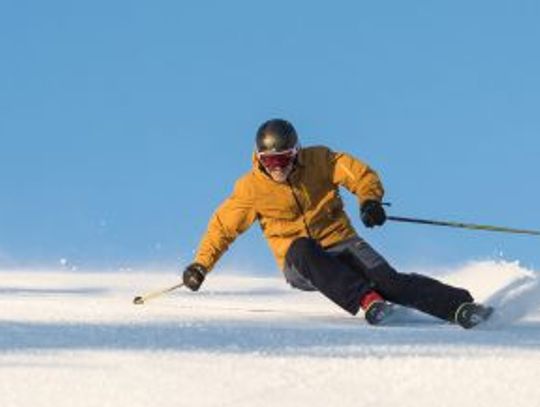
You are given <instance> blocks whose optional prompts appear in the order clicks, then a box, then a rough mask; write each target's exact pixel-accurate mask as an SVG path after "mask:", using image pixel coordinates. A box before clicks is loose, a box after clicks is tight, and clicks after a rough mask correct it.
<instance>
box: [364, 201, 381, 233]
mask: <svg viewBox="0 0 540 407" xmlns="http://www.w3.org/2000/svg"><path fill="white" fill-rule="evenodd" d="M360 218H361V219H362V222H363V223H364V225H365V226H366V227H367V228H372V227H373V226H382V225H383V223H384V222H386V212H385V210H384V208H383V206H382V205H381V203H380V202H379V201H374V200H367V201H365V202H364V203H363V204H362V207H361V208H360Z"/></svg>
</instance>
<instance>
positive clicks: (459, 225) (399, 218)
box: [387, 216, 540, 236]
mask: <svg viewBox="0 0 540 407" xmlns="http://www.w3.org/2000/svg"><path fill="white" fill-rule="evenodd" d="M387 219H388V220H392V221H394V222H408V223H420V224H423V225H433V226H449V227H452V228H462V229H473V230H486V231H489V232H505V233H518V234H524V235H536V236H540V231H538V230H526V229H514V228H507V227H501V226H490V225H477V224H474V223H462V222H448V221H440V220H428V219H416V218H405V217H402V216H388V217H387Z"/></svg>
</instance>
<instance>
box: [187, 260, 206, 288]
mask: <svg viewBox="0 0 540 407" xmlns="http://www.w3.org/2000/svg"><path fill="white" fill-rule="evenodd" d="M207 273H208V270H207V268H206V267H204V266H203V265H202V264H199V263H192V264H190V265H189V266H187V267H186V269H185V270H184V274H183V275H182V280H183V281H184V285H185V286H186V287H187V288H189V289H190V290H191V291H197V290H198V289H199V288H200V287H201V284H202V283H203V281H204V278H205V276H206V274H207Z"/></svg>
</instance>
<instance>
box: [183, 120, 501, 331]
mask: <svg viewBox="0 0 540 407" xmlns="http://www.w3.org/2000/svg"><path fill="white" fill-rule="evenodd" d="M340 186H342V187H345V188H346V189H348V190H349V191H350V192H352V193H353V194H355V195H356V196H357V197H358V200H359V203H360V217H361V219H362V222H363V223H364V225H365V226H366V227H368V228H372V227H374V226H381V225H383V224H384V222H385V220H386V214H385V210H384V208H383V206H382V205H381V200H382V197H383V193H384V191H383V187H382V185H381V181H380V179H379V177H378V176H377V174H376V173H375V172H374V171H373V170H372V169H371V168H370V167H369V166H367V165H366V164H364V163H362V162H361V161H359V160H357V159H355V158H353V157H352V156H350V155H348V154H345V153H336V152H333V151H331V150H330V149H328V148H326V147H309V148H300V145H299V142H298V136H297V134H296V131H295V129H294V127H293V126H292V124H291V123H289V122H288V121H286V120H282V119H273V120H269V121H267V122H265V123H263V124H262V125H261V127H260V128H259V130H258V131H257V135H256V151H255V154H254V156H253V168H252V170H251V171H250V172H249V173H247V174H246V175H244V176H243V177H242V178H240V179H239V180H238V181H237V183H236V185H235V188H234V191H233V193H232V195H231V196H230V197H229V198H228V199H226V200H225V201H224V202H223V203H222V205H221V206H220V207H219V208H218V209H217V210H216V212H215V213H214V215H213V217H212V219H211V220H210V223H209V225H208V230H207V232H206V234H205V236H204V237H203V238H202V241H201V243H200V246H199V249H198V251H197V253H196V256H195V260H194V262H193V263H192V264H190V265H189V266H188V267H187V268H186V269H185V271H184V273H183V281H184V284H185V285H186V286H187V287H188V288H190V289H191V290H193V291H196V290H198V289H199V287H200V286H201V284H202V283H203V281H204V279H205V276H206V274H207V273H208V272H209V271H210V270H211V269H212V268H213V267H214V265H215V264H216V262H217V261H218V259H219V258H220V256H221V255H222V254H223V253H224V252H225V251H226V250H227V249H228V247H229V245H230V244H231V243H232V242H233V241H234V240H235V238H236V237H237V236H238V235H239V234H241V233H242V232H244V231H245V230H247V229H248V228H249V227H250V226H251V225H252V224H253V223H254V222H255V221H256V220H257V221H258V222H259V224H260V226H261V229H262V231H263V233H264V235H265V237H266V239H267V240H268V242H269V244H270V247H271V249H272V251H273V253H274V255H275V257H276V260H277V262H278V265H279V266H280V268H281V269H282V270H283V273H284V275H285V279H286V280H287V282H288V283H289V284H290V285H291V286H292V287H294V288H298V289H300V290H309V291H314V290H317V291H319V292H321V293H322V294H323V295H325V296H326V297H328V298H329V299H330V300H332V301H333V302H334V303H336V304H337V305H339V306H340V307H341V308H343V309H344V310H346V311H347V312H349V313H351V314H353V315H356V314H357V313H358V311H359V310H360V309H362V310H363V311H364V316H365V318H366V320H367V322H368V323H370V324H373V325H376V324H379V323H381V322H383V321H384V319H385V318H386V317H387V316H388V315H389V314H390V311H391V304H392V303H395V304H400V305H403V306H406V307H411V308H414V309H417V310H420V311H422V312H425V313H428V314H431V315H434V316H436V317H439V318H441V319H444V320H447V321H452V322H457V323H458V324H459V325H461V326H463V327H464V328H471V327H472V326H474V325H477V324H478V323H480V322H482V321H483V320H485V319H486V318H487V317H489V314H490V313H491V311H492V309H491V308H490V307H484V306H482V305H480V304H476V303H474V300H473V298H472V296H471V294H469V292H468V291H466V290H464V289H461V288H456V287H452V286H449V285H446V284H443V283H441V282H439V281H437V280H434V279H432V278H429V277H426V276H422V275H419V274H403V273H398V272H397V271H396V270H394V269H393V268H392V266H390V264H388V262H387V261H386V260H385V259H384V258H383V257H382V256H381V255H380V254H378V253H377V252H376V251H375V250H373V248H371V247H370V246H369V244H368V243H367V242H365V241H364V240H363V239H361V238H360V237H359V236H358V235H357V234H356V232H355V230H354V229H353V227H352V225H351V222H350V220H349V218H348V217H347V215H346V213H345V211H344V208H343V202H342V200H341V198H340V195H339V187H340Z"/></svg>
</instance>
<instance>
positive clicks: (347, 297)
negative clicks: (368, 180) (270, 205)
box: [284, 237, 473, 321]
mask: <svg viewBox="0 0 540 407" xmlns="http://www.w3.org/2000/svg"><path fill="white" fill-rule="evenodd" d="M284 274H285V278H286V280H287V282H288V283H289V284H290V285H291V286H292V287H294V288H298V289H301V290H307V291H315V290H316V291H320V292H321V293H322V294H323V295H325V296H326V297H328V298H329V299H330V300H332V301H333V302H334V303H336V304H337V305H339V306H340V307H341V308H343V309H344V310H346V311H347V312H349V313H351V314H353V315H355V314H356V313H357V312H358V310H359V308H360V299H361V298H362V296H363V295H364V294H365V293H366V292H367V291H369V290H375V291H377V292H378V293H379V294H381V295H382V296H383V297H384V298H385V299H386V300H388V301H390V302H393V303H395V304H399V305H403V306H406V307H410V308H414V309H417V310H419V311H422V312H425V313H427V314H430V315H433V316H436V317H439V318H442V319H445V320H451V321H452V320H453V319H454V314H455V311H456V310H457V308H458V307H459V306H460V305H461V304H462V303H464V302H471V301H473V298H472V296H471V295H470V293H469V292H468V291H467V290H464V289H461V288H457V287H452V286H450V285H447V284H443V283H442V282H440V281H437V280H435V279H433V278H430V277H427V276H423V275H420V274H416V273H412V274H406V273H399V272H397V271H396V270H395V269H394V268H393V267H392V266H390V264H389V263H388V262H387V261H386V260H385V259H384V258H383V257H382V256H381V255H380V254H379V253H377V252H376V251H375V250H374V249H373V248H372V247H371V246H370V245H369V244H368V243H367V242H366V241H364V240H363V239H361V238H359V237H355V238H352V239H349V240H346V241H344V242H341V243H339V244H337V245H335V246H332V247H329V248H326V249H325V248H323V247H321V246H320V245H319V244H318V243H317V242H316V241H315V240H313V239H310V238H305V237H302V238H299V239H297V240H295V241H294V242H293V243H292V245H291V246H290V248H289V250H288V251H287V254H286V257H285V269H284Z"/></svg>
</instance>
